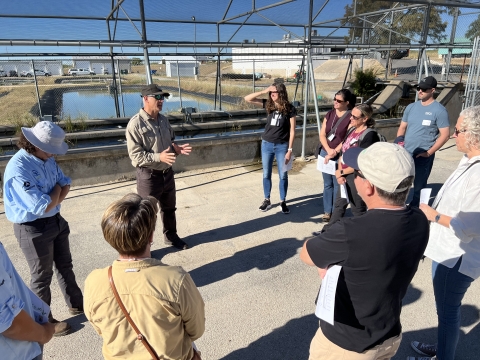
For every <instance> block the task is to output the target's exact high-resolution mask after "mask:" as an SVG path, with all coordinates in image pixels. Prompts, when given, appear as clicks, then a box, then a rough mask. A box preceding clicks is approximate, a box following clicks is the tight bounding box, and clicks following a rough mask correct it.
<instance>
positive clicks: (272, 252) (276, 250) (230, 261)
mask: <svg viewBox="0 0 480 360" xmlns="http://www.w3.org/2000/svg"><path fill="white" fill-rule="evenodd" d="M302 245H303V240H297V239H293V238H287V239H280V240H276V241H272V242H269V243H267V244H262V245H258V246H255V247H253V248H250V249H246V250H242V251H239V252H236V253H235V254H234V255H232V256H230V257H228V258H225V259H221V260H217V261H214V262H211V263H209V264H206V265H203V266H201V267H199V268H196V269H194V270H192V271H190V276H191V277H192V278H193V280H194V281H195V284H196V285H197V286H198V287H201V286H205V285H208V284H212V283H214V282H216V281H221V280H224V279H227V278H229V277H230V276H233V275H235V274H238V273H243V272H246V271H249V270H252V269H255V268H256V269H259V270H267V269H271V268H274V267H276V266H278V265H281V264H283V263H284V262H285V261H286V260H288V259H290V258H291V257H293V256H296V255H297V250H298V249H299V248H300V247H301V246H302Z"/></svg>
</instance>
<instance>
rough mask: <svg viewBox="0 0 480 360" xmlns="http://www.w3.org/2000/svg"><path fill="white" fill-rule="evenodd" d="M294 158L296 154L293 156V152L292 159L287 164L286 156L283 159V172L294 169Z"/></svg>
mask: <svg viewBox="0 0 480 360" xmlns="http://www.w3.org/2000/svg"><path fill="white" fill-rule="evenodd" d="M293 159H295V156H293V154H292V155H291V156H290V161H289V162H288V163H287V164H285V158H284V159H283V167H282V171H283V172H285V171H289V170H292V166H293Z"/></svg>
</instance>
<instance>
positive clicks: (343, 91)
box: [335, 89, 357, 110]
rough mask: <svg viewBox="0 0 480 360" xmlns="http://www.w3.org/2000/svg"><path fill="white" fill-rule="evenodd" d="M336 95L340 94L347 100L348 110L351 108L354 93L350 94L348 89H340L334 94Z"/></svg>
mask: <svg viewBox="0 0 480 360" xmlns="http://www.w3.org/2000/svg"><path fill="white" fill-rule="evenodd" d="M337 95H340V96H341V97H342V98H343V101H346V102H348V105H347V108H348V110H352V109H353V107H354V106H355V101H356V100H357V97H356V96H355V94H352V92H351V91H350V90H348V89H340V90H338V91H337V92H336V93H335V96H337Z"/></svg>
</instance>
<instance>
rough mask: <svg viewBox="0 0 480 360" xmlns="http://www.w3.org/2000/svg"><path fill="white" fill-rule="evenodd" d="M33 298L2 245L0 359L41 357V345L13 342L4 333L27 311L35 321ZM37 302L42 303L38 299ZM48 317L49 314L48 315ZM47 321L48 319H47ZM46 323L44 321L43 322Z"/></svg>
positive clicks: (0, 246) (13, 359)
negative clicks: (20, 314) (16, 318)
mask: <svg viewBox="0 0 480 360" xmlns="http://www.w3.org/2000/svg"><path fill="white" fill-rule="evenodd" d="M32 297H36V295H34V294H33V293H32V292H31V291H30V289H29V288H28V287H27V285H25V283H24V282H23V280H22V278H21V277H20V275H18V273H17V271H16V270H15V268H14V267H13V264H12V262H11V261H10V258H9V257H8V255H7V252H6V251H5V248H4V247H3V244H2V243H0V358H1V359H5V360H32V359H33V358H35V357H36V356H38V355H40V354H41V352H42V350H41V349H40V345H39V344H38V343H36V342H31V341H20V340H12V339H9V338H7V337H5V336H3V335H2V333H3V332H4V331H5V330H7V329H8V328H10V326H12V322H13V319H14V318H15V316H17V315H18V314H19V313H20V311H21V310H22V309H23V310H25V311H26V312H27V313H28V315H30V316H31V317H32V319H35V313H34V310H33V304H32ZM36 301H41V300H40V299H38V298H36ZM47 316H48V314H47ZM45 320H46V319H45ZM43 322H44V321H43Z"/></svg>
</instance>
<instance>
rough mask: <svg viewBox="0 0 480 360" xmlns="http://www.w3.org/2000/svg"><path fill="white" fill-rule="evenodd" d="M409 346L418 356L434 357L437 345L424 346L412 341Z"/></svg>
mask: <svg viewBox="0 0 480 360" xmlns="http://www.w3.org/2000/svg"><path fill="white" fill-rule="evenodd" d="M410 346H411V347H412V349H413V350H415V351H416V352H417V353H419V354H420V355H425V356H435V355H437V345H433V344H425V343H422V342H419V341H412V342H411V343H410Z"/></svg>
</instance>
